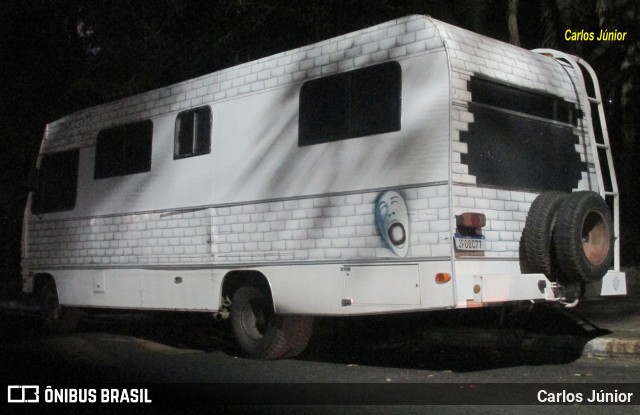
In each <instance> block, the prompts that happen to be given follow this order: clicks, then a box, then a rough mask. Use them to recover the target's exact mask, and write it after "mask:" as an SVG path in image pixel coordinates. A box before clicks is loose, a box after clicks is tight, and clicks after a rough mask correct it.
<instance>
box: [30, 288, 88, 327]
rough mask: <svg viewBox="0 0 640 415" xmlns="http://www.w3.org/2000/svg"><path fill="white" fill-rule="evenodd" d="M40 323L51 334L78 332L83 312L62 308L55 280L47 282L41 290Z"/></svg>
mask: <svg viewBox="0 0 640 415" xmlns="http://www.w3.org/2000/svg"><path fill="white" fill-rule="evenodd" d="M39 311H40V322H41V324H42V328H43V329H44V330H45V331H47V332H49V333H68V332H71V331H74V330H76V328H77V327H78V323H79V322H80V318H82V314H83V313H82V310H80V309H77V308H70V307H62V306H61V305H60V302H59V300H58V290H57V288H56V283H55V281H54V280H53V279H49V280H47V281H46V282H45V283H44V284H43V286H42V289H41V290H40V297H39Z"/></svg>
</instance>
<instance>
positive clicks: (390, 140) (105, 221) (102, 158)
mask: <svg viewBox="0 0 640 415" xmlns="http://www.w3.org/2000/svg"><path fill="white" fill-rule="evenodd" d="M599 94H600V92H599V87H598V84H597V79H596V77H595V74H594V73H593V71H592V69H591V68H590V67H589V65H587V64H586V63H585V62H583V61H581V60H580V59H578V58H576V57H573V56H568V55H565V54H563V53H561V52H556V51H550V50H546V51H527V50H523V49H521V48H518V47H515V46H512V45H508V44H505V43H502V42H499V41H496V40H494V39H490V38H487V37H484V36H481V35H478V34H475V33H472V32H469V31H466V30H463V29H460V28H457V27H454V26H451V25H449V24H446V23H443V22H440V21H436V20H434V19H431V18H429V17H426V16H409V17H406V18H401V19H398V20H394V21H390V22H387V23H384V24H380V25H377V26H374V27H370V28H367V29H364V30H361V31H358V32H355V33H350V34H346V35H343V36H339V37H336V38H333V39H329V40H326V41H323V42H320V43H316V44H313V45H310V46H306V47H302V48H299V49H295V50H291V51H288V52H283V53H280V54H277V55H274V56H269V57H266V58H263V59H259V60H257V61H253V62H249V63H246V64H242V65H239V66H235V67H232V68H229V69H225V70H221V71H218V72H215V73H212V74H210V75H205V76H202V77H199V78H196V79H192V80H189V81H185V82H181V83H178V84H175V85H171V86H168V87H165V88H161V89H158V90H154V91H151V92H147V93H143V94H140V95H136V96H133V97H130V98H125V99H122V100H119V101H116V102H113V103H108V104H104V105H100V106H97V107H94V108H89V109H86V110H83V111H79V112H77V113H74V114H72V115H69V116H67V117H65V118H62V119H60V120H58V121H55V122H52V123H50V124H49V125H48V126H47V128H46V131H45V134H44V139H43V141H42V148H41V151H40V155H39V159H38V162H37V167H38V172H39V178H40V179H39V185H38V187H37V188H36V189H35V191H34V192H32V193H31V194H30V198H29V202H28V205H27V208H26V211H25V219H24V235H23V280H24V285H23V290H24V291H25V292H27V293H38V295H40V299H41V303H42V314H43V317H44V319H45V322H46V324H47V326H49V327H50V328H55V329H68V328H71V327H72V326H73V325H74V324H75V323H76V322H77V317H78V311H79V310H86V309H91V308H100V309H104V308H113V309H148V310H184V311H192V312H206V313H215V314H216V315H219V316H222V317H230V319H231V326H232V328H233V331H234V333H235V336H236V338H237V340H238V343H239V344H240V346H241V349H242V351H243V352H244V353H245V354H246V355H248V356H251V357H258V358H279V357H286V356H293V355H296V354H298V353H300V352H301V351H302V350H303V349H304V347H305V346H306V344H307V342H308V339H309V336H310V335H311V331H312V324H313V317H314V316H346V315H363V314H376V313H377V314H381V313H398V312H409V311H421V310H424V311H426V310H437V309H452V308H466V307H482V306H487V305H492V304H504V303H511V302H518V301H527V302H544V301H556V302H559V303H562V302H564V303H573V302H574V301H575V300H577V299H578V298H579V296H580V293H581V292H582V291H583V290H582V288H583V287H584V286H587V285H589V286H595V287H596V288H597V291H598V292H599V294H602V295H624V294H625V293H626V282H625V274H624V273H622V272H620V262H619V247H618V238H617V234H618V227H619V224H618V194H617V187H616V181H615V174H614V170H613V165H612V158H611V152H610V148H609V141H608V140H609V139H608V134H607V130H606V124H605V120H604V113H603V111H602V105H601V103H600V101H599V96H600V95H599ZM576 287H577V288H576Z"/></svg>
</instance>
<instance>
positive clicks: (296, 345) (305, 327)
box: [282, 316, 313, 358]
mask: <svg viewBox="0 0 640 415" xmlns="http://www.w3.org/2000/svg"><path fill="white" fill-rule="evenodd" d="M284 318H285V321H284V322H283V323H284V329H285V333H286V336H287V351H286V352H285V354H284V355H283V356H282V357H283V358H289V357H295V356H298V355H299V354H300V353H302V352H303V351H304V349H306V348H307V346H308V345H309V340H310V339H311V335H312V334H313V317H311V316H284Z"/></svg>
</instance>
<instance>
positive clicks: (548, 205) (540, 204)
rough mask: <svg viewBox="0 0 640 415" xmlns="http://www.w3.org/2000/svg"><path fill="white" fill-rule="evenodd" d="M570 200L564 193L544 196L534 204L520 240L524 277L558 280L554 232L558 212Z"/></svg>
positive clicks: (548, 193)
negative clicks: (536, 275)
mask: <svg viewBox="0 0 640 415" xmlns="http://www.w3.org/2000/svg"><path fill="white" fill-rule="evenodd" d="M567 196H568V195H567V193H564V192H556V191H551V192H543V193H541V194H540V195H538V197H536V198H535V200H534V201H533V203H532V204H531V207H530V208H529V213H527V220H526V223H525V226H524V229H523V231H522V238H521V240H520V270H521V271H522V272H523V273H525V274H537V273H540V274H544V275H546V276H547V278H549V279H550V280H555V278H554V275H553V274H554V271H555V267H554V256H555V255H554V248H553V231H554V227H555V224H556V216H557V213H558V210H559V209H560V206H562V203H563V202H564V200H565V199H566V198H567Z"/></svg>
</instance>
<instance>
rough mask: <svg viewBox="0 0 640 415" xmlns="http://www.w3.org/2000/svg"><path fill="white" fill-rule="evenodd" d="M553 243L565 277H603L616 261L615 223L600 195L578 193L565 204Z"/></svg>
mask: <svg viewBox="0 0 640 415" xmlns="http://www.w3.org/2000/svg"><path fill="white" fill-rule="evenodd" d="M554 244H555V247H556V253H557V255H558V260H559V265H560V268H561V270H562V271H563V273H564V275H565V277H566V278H568V279H570V280H573V281H578V282H588V281H592V280H596V279H599V278H602V277H603V276H604V275H605V274H606V273H607V271H608V270H609V267H610V265H611V262H612V260H613V246H614V240H613V220H612V218H611V211H610V210H609V206H607V204H606V202H605V201H604V199H603V198H602V197H600V195H599V194H597V193H595V192H591V191H581V192H575V193H572V194H570V195H569V197H568V198H567V199H566V200H565V201H564V202H563V204H562V206H561V207H560V210H559V211H558V216H557V219H556V231H555V233H554Z"/></svg>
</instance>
